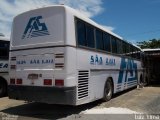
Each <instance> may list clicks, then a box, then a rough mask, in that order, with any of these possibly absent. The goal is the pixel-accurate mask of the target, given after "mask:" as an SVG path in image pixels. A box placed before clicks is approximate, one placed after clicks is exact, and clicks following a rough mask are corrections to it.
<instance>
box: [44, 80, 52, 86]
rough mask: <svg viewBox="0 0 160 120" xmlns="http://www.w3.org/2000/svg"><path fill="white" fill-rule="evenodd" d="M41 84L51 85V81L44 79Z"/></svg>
mask: <svg viewBox="0 0 160 120" xmlns="http://www.w3.org/2000/svg"><path fill="white" fill-rule="evenodd" d="M43 84H44V85H52V79H44V81H43Z"/></svg>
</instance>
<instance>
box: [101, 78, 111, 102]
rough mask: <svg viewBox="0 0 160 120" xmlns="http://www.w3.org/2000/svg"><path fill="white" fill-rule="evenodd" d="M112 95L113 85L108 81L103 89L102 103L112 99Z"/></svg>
mask: <svg viewBox="0 0 160 120" xmlns="http://www.w3.org/2000/svg"><path fill="white" fill-rule="evenodd" d="M112 95H113V84H112V81H111V79H108V80H107V82H106V84H105V87H104V97H103V100H104V101H109V100H110V99H111V98H112Z"/></svg>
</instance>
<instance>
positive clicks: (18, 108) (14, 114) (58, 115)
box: [0, 86, 160, 120]
mask: <svg viewBox="0 0 160 120" xmlns="http://www.w3.org/2000/svg"><path fill="white" fill-rule="evenodd" d="M111 107H112V108H125V109H129V110H133V111H136V112H138V113H145V114H159V115H160V86H149V87H145V88H143V89H136V88H134V89H130V90H127V91H124V92H121V93H118V94H116V95H114V97H113V99H112V100H110V101H108V102H102V101H101V100H98V101H95V102H92V103H89V104H85V105H81V106H76V107H74V106H66V105H49V104H43V103H28V102H25V101H17V100H11V99H8V97H4V98H0V119H1V118H12V120H17V119H18V118H19V119H27V120H37V119H60V120H62V119H63V120H69V119H81V117H80V114H81V113H83V111H86V110H90V109H101V108H111ZM117 114H118V113H117ZM93 116H94V115H92V116H91V115H90V116H87V118H84V119H97V118H96V117H93ZM111 116H113V115H111ZM104 118H105V120H106V117H104ZM124 119H128V118H124Z"/></svg>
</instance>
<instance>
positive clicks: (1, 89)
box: [0, 80, 7, 97]
mask: <svg viewBox="0 0 160 120" xmlns="http://www.w3.org/2000/svg"><path fill="white" fill-rule="evenodd" d="M6 92H7V86H6V83H5V82H3V81H1V80H0V97H3V96H5V94H6Z"/></svg>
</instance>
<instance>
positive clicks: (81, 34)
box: [77, 20, 87, 46]
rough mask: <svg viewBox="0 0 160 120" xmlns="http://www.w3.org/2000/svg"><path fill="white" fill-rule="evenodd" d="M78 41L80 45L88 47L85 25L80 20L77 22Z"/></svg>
mask: <svg viewBox="0 0 160 120" xmlns="http://www.w3.org/2000/svg"><path fill="white" fill-rule="evenodd" d="M77 39H78V45H80V46H87V41H86V30H85V24H84V22H82V21H80V20H77Z"/></svg>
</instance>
